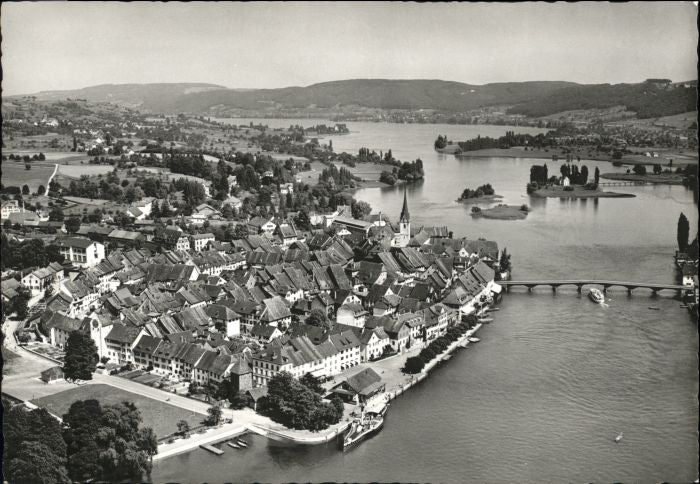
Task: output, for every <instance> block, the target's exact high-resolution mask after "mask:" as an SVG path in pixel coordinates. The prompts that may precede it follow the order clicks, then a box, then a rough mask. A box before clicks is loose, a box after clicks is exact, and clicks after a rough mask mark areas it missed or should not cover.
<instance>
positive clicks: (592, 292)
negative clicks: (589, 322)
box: [588, 287, 605, 304]
mask: <svg viewBox="0 0 700 484" xmlns="http://www.w3.org/2000/svg"><path fill="white" fill-rule="evenodd" d="M588 297H589V298H590V300H591V301H593V302H594V303H596V304H601V303H603V302H605V296H604V295H603V293H602V292H600V290H599V289H596V288H595V287H592V288H590V289H589V290H588Z"/></svg>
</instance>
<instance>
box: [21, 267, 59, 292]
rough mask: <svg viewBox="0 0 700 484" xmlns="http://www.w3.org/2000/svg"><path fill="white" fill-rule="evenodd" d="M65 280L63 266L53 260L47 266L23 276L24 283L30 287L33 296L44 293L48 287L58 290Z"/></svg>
mask: <svg viewBox="0 0 700 484" xmlns="http://www.w3.org/2000/svg"><path fill="white" fill-rule="evenodd" d="M62 280H63V266H62V265H61V264H59V263H58V262H52V263H51V264H49V265H48V266H46V267H43V268H41V269H37V270H35V271H32V272H30V273H29V274H27V275H26V276H24V277H23V278H22V285H23V286H24V287H26V288H28V289H29V290H30V292H31V295H32V296H37V295H39V294H41V293H43V292H44V291H45V290H46V289H47V288H49V287H52V288H53V289H54V290H56V289H57V288H58V287H59V285H60V283H61V281H62Z"/></svg>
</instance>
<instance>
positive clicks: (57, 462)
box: [2, 399, 69, 484]
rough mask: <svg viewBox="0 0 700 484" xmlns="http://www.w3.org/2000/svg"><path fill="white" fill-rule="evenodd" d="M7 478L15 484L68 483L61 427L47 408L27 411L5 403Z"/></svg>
mask: <svg viewBox="0 0 700 484" xmlns="http://www.w3.org/2000/svg"><path fill="white" fill-rule="evenodd" d="M3 407H4V408H5V414H4V418H3V425H2V427H3V434H4V437H5V455H4V459H3V463H4V468H5V469H4V474H5V477H6V478H7V480H8V481H9V482H13V483H15V482H16V483H21V484H24V483H27V484H30V483H32V484H33V483H46V484H50V483H54V482H67V481H68V480H69V479H68V473H67V470H66V443H65V442H64V440H63V438H62V437H61V425H60V424H59V423H58V421H57V420H56V419H55V418H53V417H52V416H51V414H49V412H47V411H46V410H45V409H43V408H37V409H34V410H31V411H29V410H27V409H26V408H25V407H24V405H15V406H11V405H10V404H9V402H5V401H4V399H3Z"/></svg>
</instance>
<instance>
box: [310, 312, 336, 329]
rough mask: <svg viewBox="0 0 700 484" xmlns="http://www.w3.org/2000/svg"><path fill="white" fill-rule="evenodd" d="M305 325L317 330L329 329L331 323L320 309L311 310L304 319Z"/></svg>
mask: <svg viewBox="0 0 700 484" xmlns="http://www.w3.org/2000/svg"><path fill="white" fill-rule="evenodd" d="M306 324H310V325H311V326H318V327H319V328H326V329H331V327H332V326H333V323H332V322H331V321H330V320H329V319H328V315H327V314H326V313H325V311H322V310H320V309H312V310H311V312H310V313H309V316H308V317H307V318H306Z"/></svg>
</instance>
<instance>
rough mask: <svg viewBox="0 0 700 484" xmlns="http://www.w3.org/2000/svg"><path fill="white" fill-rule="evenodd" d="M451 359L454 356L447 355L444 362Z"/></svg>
mask: <svg viewBox="0 0 700 484" xmlns="http://www.w3.org/2000/svg"><path fill="white" fill-rule="evenodd" d="M450 358H452V355H445V356H443V357H442V359H443V361H447V360H449V359H450Z"/></svg>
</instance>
